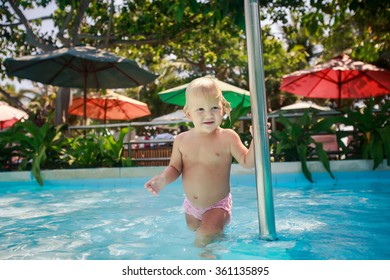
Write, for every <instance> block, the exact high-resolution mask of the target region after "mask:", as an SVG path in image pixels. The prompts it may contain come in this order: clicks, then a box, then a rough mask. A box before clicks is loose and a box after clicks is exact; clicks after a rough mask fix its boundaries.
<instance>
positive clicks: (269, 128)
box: [249, 122, 272, 136]
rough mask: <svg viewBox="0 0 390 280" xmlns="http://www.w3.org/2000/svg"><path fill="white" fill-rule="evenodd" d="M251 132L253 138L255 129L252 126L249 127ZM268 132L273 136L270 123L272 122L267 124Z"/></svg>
mask: <svg viewBox="0 0 390 280" xmlns="http://www.w3.org/2000/svg"><path fill="white" fill-rule="evenodd" d="M249 132H250V133H251V135H252V136H253V127H252V126H249ZM267 132H268V134H271V133H272V130H271V123H270V122H267Z"/></svg>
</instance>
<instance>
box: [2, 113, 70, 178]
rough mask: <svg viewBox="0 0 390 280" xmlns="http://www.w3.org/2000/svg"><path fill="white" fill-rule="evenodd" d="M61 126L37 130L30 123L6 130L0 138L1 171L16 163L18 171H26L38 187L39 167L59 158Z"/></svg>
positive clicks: (26, 122)
mask: <svg viewBox="0 0 390 280" xmlns="http://www.w3.org/2000/svg"><path fill="white" fill-rule="evenodd" d="M63 128H64V126H58V127H53V126H51V125H50V124H49V123H45V124H43V125H42V126H41V127H39V126H38V125H37V124H36V123H34V122H33V121H32V120H26V121H24V122H17V123H16V124H15V125H14V126H13V127H11V128H10V129H8V130H6V131H4V132H2V133H1V134H0V147H1V148H2V151H3V150H4V153H2V158H1V159H2V167H5V166H9V165H10V164H12V159H13V158H14V159H19V160H20V163H19V166H18V168H19V169H20V170H30V169H31V172H32V174H33V176H34V177H35V179H36V180H37V182H38V183H39V184H40V185H43V180H42V177H41V174H40V170H41V168H42V167H45V166H47V165H46V164H48V163H53V161H55V159H56V158H58V156H59V154H61V152H62V151H63V150H62V143H63V140H64V138H63V134H62V131H63Z"/></svg>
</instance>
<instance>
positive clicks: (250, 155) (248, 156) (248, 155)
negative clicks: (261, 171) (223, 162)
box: [231, 127, 255, 168]
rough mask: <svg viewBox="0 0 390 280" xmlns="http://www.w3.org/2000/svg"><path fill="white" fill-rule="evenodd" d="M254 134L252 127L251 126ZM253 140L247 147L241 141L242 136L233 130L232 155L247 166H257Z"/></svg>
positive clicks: (242, 164)
mask: <svg viewBox="0 0 390 280" xmlns="http://www.w3.org/2000/svg"><path fill="white" fill-rule="evenodd" d="M250 132H251V134H252V127H251V128H250ZM253 146H254V145H253V140H252V141H251V144H250V146H249V149H247V148H246V147H245V146H244V144H243V143H242V142H241V139H240V136H238V134H237V133H236V132H235V131H234V130H231V152H232V156H233V157H234V158H235V159H236V160H237V162H238V163H239V164H240V165H241V166H243V167H245V168H253V167H255V151H254V147H253Z"/></svg>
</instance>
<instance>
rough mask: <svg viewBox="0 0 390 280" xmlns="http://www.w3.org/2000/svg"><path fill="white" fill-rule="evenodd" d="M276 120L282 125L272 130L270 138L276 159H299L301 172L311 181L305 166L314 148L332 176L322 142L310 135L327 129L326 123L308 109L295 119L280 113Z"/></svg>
mask: <svg viewBox="0 0 390 280" xmlns="http://www.w3.org/2000/svg"><path fill="white" fill-rule="evenodd" d="M277 122H279V123H281V124H282V125H283V129H281V130H275V131H273V132H272V133H271V136H272V138H271V140H272V141H274V145H275V155H276V157H278V159H280V160H282V161H300V162H301V167H302V171H303V174H304V175H305V177H306V178H307V179H308V180H309V181H310V182H313V179H312V176H311V173H310V171H309V169H308V167H307V159H308V158H309V157H310V154H311V152H313V149H315V151H316V154H317V156H318V159H319V160H320V161H321V162H322V164H323V166H324V167H325V169H326V170H327V172H328V173H329V175H330V176H331V177H332V178H334V177H333V174H332V172H331V170H330V164H329V159H328V156H327V154H326V152H325V151H324V149H323V147H322V144H321V143H317V142H316V141H314V139H313V138H312V137H311V135H313V134H318V133H322V132H324V131H327V130H329V126H328V125H327V124H325V123H324V122H322V121H317V119H316V115H315V113H314V112H310V111H309V110H305V112H304V114H303V116H301V117H299V118H297V119H295V120H291V119H288V118H286V117H284V116H283V115H282V114H281V115H280V117H279V118H278V119H277ZM313 146H314V148H313Z"/></svg>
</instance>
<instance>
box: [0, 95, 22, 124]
mask: <svg viewBox="0 0 390 280" xmlns="http://www.w3.org/2000/svg"><path fill="white" fill-rule="evenodd" d="M23 118H25V119H27V118H28V115H27V113H26V112H24V111H22V110H19V109H17V108H14V107H12V106H9V105H8V103H6V102H4V101H0V130H2V129H5V128H9V127H11V126H13V125H14V123H16V122H17V121H19V120H20V119H23Z"/></svg>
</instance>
